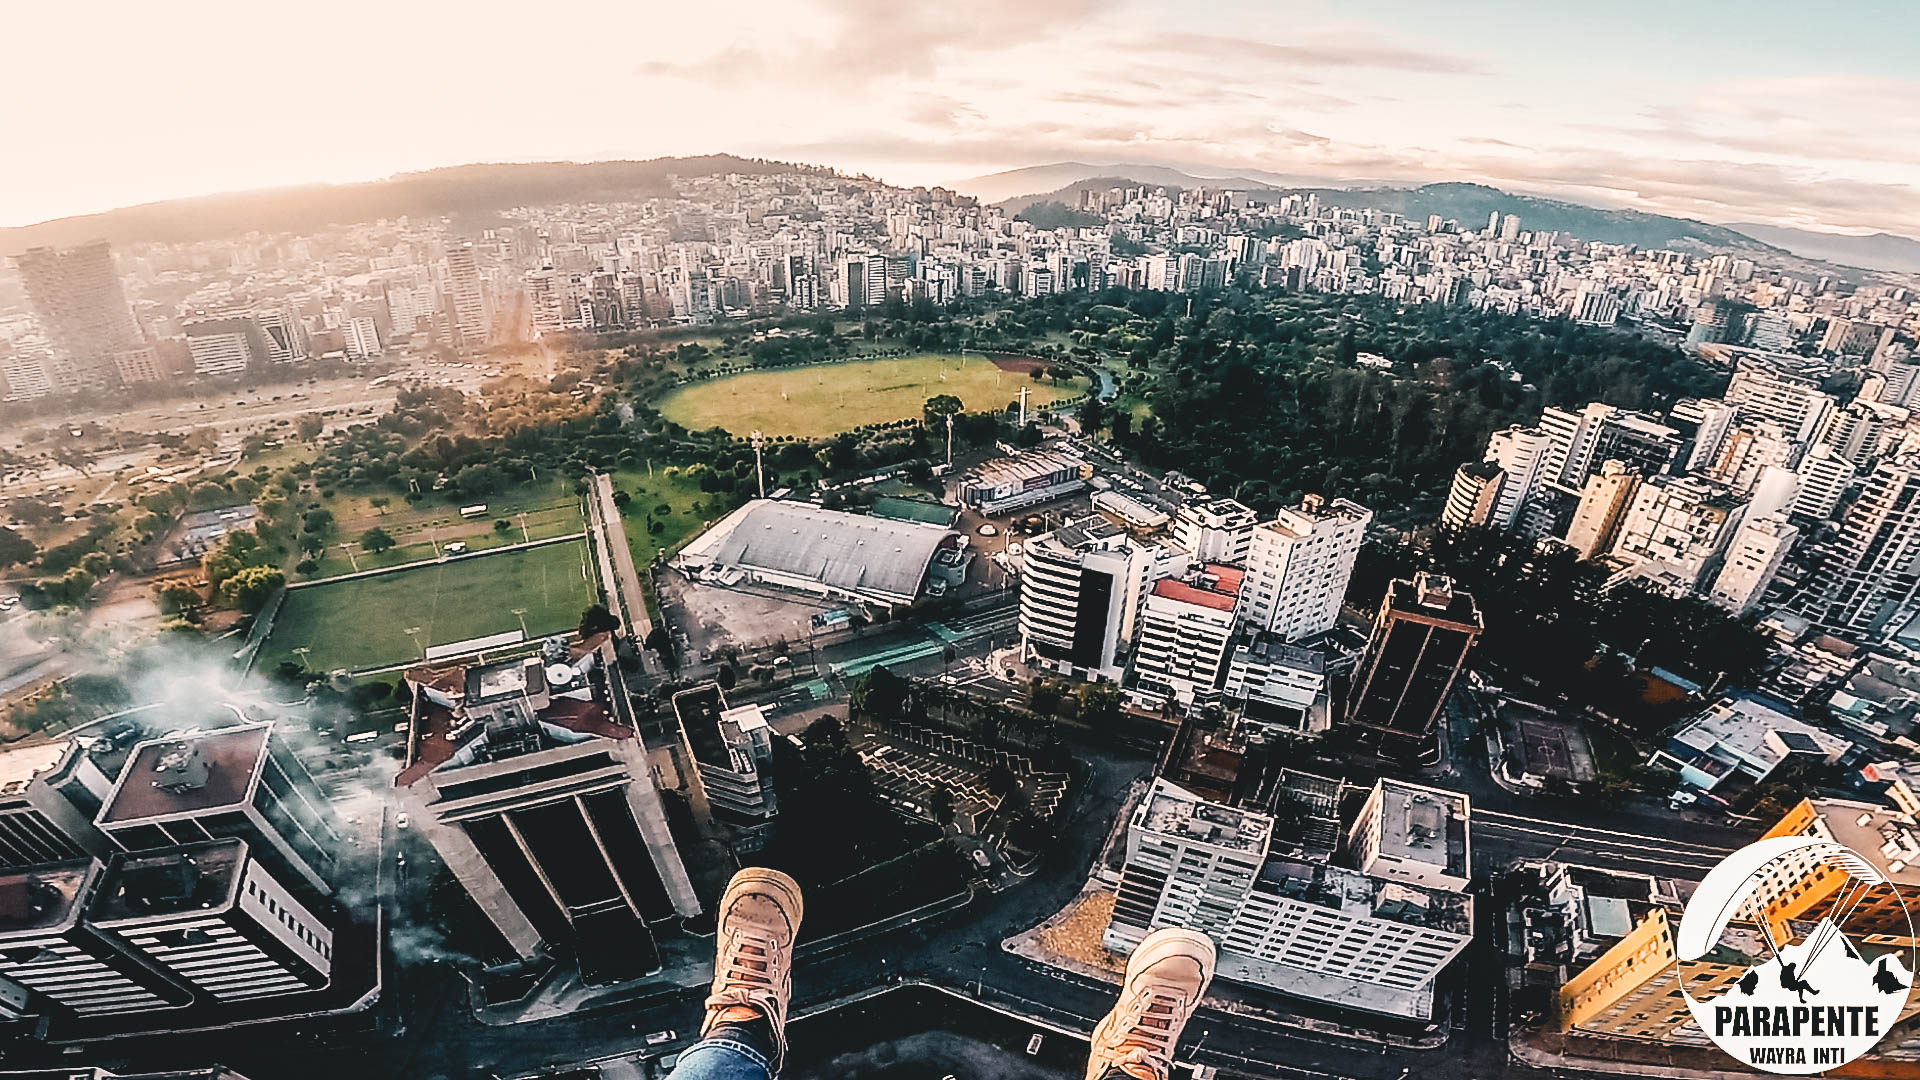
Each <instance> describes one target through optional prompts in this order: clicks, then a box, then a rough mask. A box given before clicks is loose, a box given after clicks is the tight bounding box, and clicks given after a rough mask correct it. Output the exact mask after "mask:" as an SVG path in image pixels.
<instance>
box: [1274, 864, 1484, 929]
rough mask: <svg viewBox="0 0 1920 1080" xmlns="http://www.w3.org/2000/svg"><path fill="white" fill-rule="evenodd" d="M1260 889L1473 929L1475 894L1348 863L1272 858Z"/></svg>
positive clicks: (1369, 913)
mask: <svg viewBox="0 0 1920 1080" xmlns="http://www.w3.org/2000/svg"><path fill="white" fill-rule="evenodd" d="M1253 888H1254V892H1255V893H1256V894H1257V893H1266V894H1268V895H1279V896H1284V897H1287V898H1288V899H1292V900H1299V901H1302V902H1304V903H1308V904H1313V905H1315V906H1318V907H1323V908H1327V909H1328V910H1330V911H1338V912H1340V913H1341V914H1343V915H1347V916H1350V917H1353V918H1364V919H1380V920H1382V921H1384V922H1397V923H1402V924H1405V925H1408V926H1424V927H1426V928H1428V929H1430V930H1440V931H1445V932H1446V933H1450V934H1471V933H1473V900H1472V898H1471V897H1469V896H1467V895H1466V894H1464V893H1453V892H1447V891H1445V890H1443V889H1426V888H1422V887H1420V886H1418V885H1409V884H1406V883H1405V882H1399V881H1383V880H1381V879H1379V878H1376V877H1371V876H1369V875H1367V874H1363V873H1361V872H1359V871H1358V870H1349V869H1347V868H1346V867H1342V866H1330V865H1327V864H1325V863H1319V862H1312V861H1307V860H1302V859H1286V858H1282V859H1272V860H1269V861H1268V862H1267V864H1266V865H1265V866H1262V867H1261V868H1260V874H1259V876H1258V877H1257V878H1255V879H1254V886H1253Z"/></svg>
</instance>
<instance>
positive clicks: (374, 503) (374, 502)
mask: <svg viewBox="0 0 1920 1080" xmlns="http://www.w3.org/2000/svg"><path fill="white" fill-rule="evenodd" d="M392 504H393V500H392V499H390V498H388V497H386V496H385V495H375V496H374V497H373V498H371V499H368V500H367V505H368V506H371V507H373V508H374V509H375V510H378V511H380V516H381V517H386V516H387V507H388V506H390V505H392Z"/></svg>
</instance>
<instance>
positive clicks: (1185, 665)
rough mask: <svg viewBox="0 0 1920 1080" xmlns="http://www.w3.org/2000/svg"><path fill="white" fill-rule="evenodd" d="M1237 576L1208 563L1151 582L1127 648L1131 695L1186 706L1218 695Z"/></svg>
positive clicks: (1230, 632) (1237, 589)
mask: <svg viewBox="0 0 1920 1080" xmlns="http://www.w3.org/2000/svg"><path fill="white" fill-rule="evenodd" d="M1242 576H1243V574H1242V572H1241V571H1240V570H1239V569H1238V568H1237V567H1231V566H1223V565H1220V564H1218V563H1208V564H1206V565H1204V566H1202V567H1201V568H1200V569H1199V570H1197V571H1194V572H1193V573H1190V574H1187V575H1185V576H1184V577H1180V578H1161V579H1160V580H1159V581H1156V582H1154V583H1153V586H1152V587H1151V588H1150V589H1148V590H1147V598H1146V600H1145V601H1144V602H1143V603H1142V604H1141V606H1140V640H1139V643H1138V644H1137V645H1135V647H1134V652H1133V678H1134V687H1133V691H1134V693H1135V695H1136V696H1138V697H1143V698H1146V699H1150V700H1158V701H1167V700H1172V701H1176V702H1178V703H1179V704H1181V705H1183V706H1186V705H1192V704H1194V702H1195V701H1197V700H1207V701H1210V700H1212V699H1214V698H1215V697H1216V696H1217V695H1218V689H1219V685H1220V678H1221V675H1222V669H1223V667H1224V664H1225V660H1226V654H1227V647H1228V645H1229V643H1230V642H1231V641H1232V640H1233V628H1234V620H1235V613H1236V610H1237V607H1238V597H1239V595H1240V584H1241V578H1242Z"/></svg>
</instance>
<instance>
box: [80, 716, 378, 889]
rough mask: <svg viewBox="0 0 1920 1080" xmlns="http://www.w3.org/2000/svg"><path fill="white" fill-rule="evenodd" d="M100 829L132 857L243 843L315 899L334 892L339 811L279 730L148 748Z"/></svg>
mask: <svg viewBox="0 0 1920 1080" xmlns="http://www.w3.org/2000/svg"><path fill="white" fill-rule="evenodd" d="M94 824H95V825H97V826H99V828H100V830H101V831H102V832H104V833H106V834H107V836H108V837H109V838H110V839H111V840H112V841H113V842H114V843H115V844H117V845H118V846H120V847H121V848H124V849H126V850H129V851H143V850H148V849H152V848H161V847H170V846H174V845H178V844H188V843H193V842H196V841H201V840H207V839H210V838H220V837H237V838H239V839H242V840H245V841H246V842H247V846H248V849H249V850H250V852H251V857H252V858H255V859H262V860H265V861H266V862H268V863H269V864H271V865H272V866H273V868H274V871H275V873H276V875H277V876H278V877H279V879H281V880H283V881H286V882H288V883H290V884H292V885H293V886H294V887H296V888H299V889H302V890H303V891H304V892H305V893H307V894H310V895H313V896H316V897H317V896H326V895H329V894H331V893H332V891H333V886H334V865H335V862H336V860H337V859H338V853H339V848H340V843H341V841H340V835H339V833H338V832H337V831H336V830H335V828H334V825H333V810H332V808H331V806H330V804H329V803H328V802H327V799H326V796H325V795H324V794H323V793H322V792H321V790H320V787H319V785H318V784H316V783H314V780H313V776H312V775H311V774H310V773H308V772H307V767H306V766H305V765H304V764H302V763H301V761H300V759H299V757H298V756H297V755H296V754H295V753H294V752H293V748H292V747H290V746H288V745H287V744H286V742H285V740H283V739H281V738H280V737H279V736H278V735H276V734H275V733H274V730H273V725H272V724H271V723H262V724H240V725H236V726H233V727H224V728H214V729H211V730H206V731H195V732H188V733H186V734H183V735H171V736H167V737H165V738H160V739H151V740H148V741H146V742H143V743H140V744H139V745H137V746H135V747H134V748H133V750H132V752H131V755H130V756H129V758H128V759H127V764H126V767H125V768H124V769H122V770H121V771H120V776H119V779H118V780H116V781H115V782H114V785H113V790H112V791H111V792H109V793H108V795H107V798H106V799H105V801H104V802H103V803H102V805H101V808H100V812H99V814H98V816H96V817H95V818H94Z"/></svg>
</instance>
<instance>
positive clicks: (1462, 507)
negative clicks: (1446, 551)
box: [1440, 461, 1507, 532]
mask: <svg viewBox="0 0 1920 1080" xmlns="http://www.w3.org/2000/svg"><path fill="white" fill-rule="evenodd" d="M1506 479H1507V474H1506V471H1505V470H1503V469H1502V468H1500V466H1499V464H1497V463H1496V462H1492V461H1470V462H1468V463H1466V464H1465V465H1462V466H1460V467H1459V468H1458V469H1455V470H1454V471H1453V485H1452V486H1451V487H1449V488H1448V489H1447V504H1446V506H1445V507H1444V508H1443V509H1442V510H1441V511H1440V527H1441V528H1443V529H1446V530H1448V531H1450V532H1457V531H1459V530H1461V529H1483V528H1486V527H1487V526H1489V525H1491V524H1492V523H1493V512H1494V507H1495V506H1496V505H1497V504H1498V503H1499V502H1500V489H1501V488H1502V487H1503V486H1504V485H1505V483H1506Z"/></svg>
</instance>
